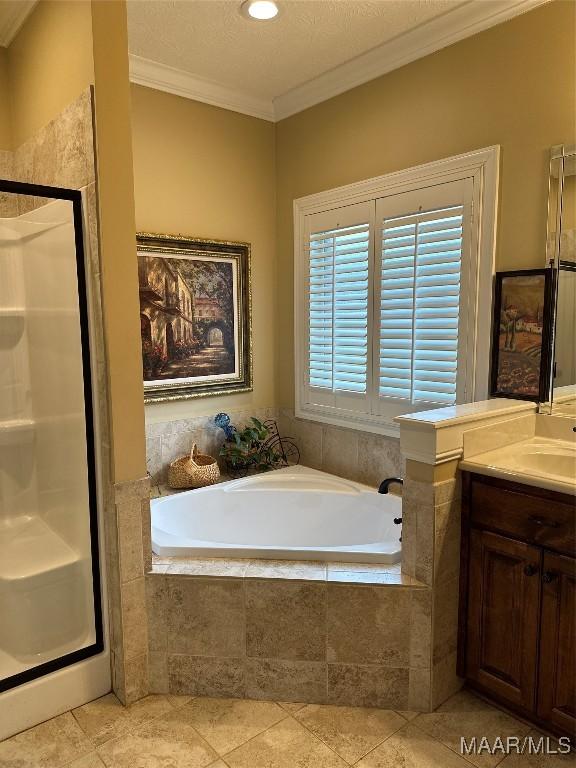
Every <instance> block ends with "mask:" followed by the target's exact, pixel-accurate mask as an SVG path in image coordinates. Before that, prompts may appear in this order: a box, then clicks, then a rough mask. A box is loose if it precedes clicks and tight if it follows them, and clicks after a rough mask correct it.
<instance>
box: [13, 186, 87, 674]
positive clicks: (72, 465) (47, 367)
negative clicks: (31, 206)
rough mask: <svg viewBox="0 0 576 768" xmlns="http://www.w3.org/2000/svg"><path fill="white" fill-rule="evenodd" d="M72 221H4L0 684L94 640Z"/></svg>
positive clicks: (61, 216) (58, 211)
mask: <svg viewBox="0 0 576 768" xmlns="http://www.w3.org/2000/svg"><path fill="white" fill-rule="evenodd" d="M77 279H78V278H77V267H76V247H75V237H74V218H73V210H72V204H71V202H69V201H64V200H56V201H52V202H50V203H48V204H46V205H43V206H41V207H39V208H37V209H35V210H32V211H29V212H28V213H25V214H22V215H20V216H17V217H11V218H3V219H0V291H1V293H0V370H1V371H2V373H1V374H0V376H1V379H0V382H1V386H2V393H3V394H5V395H6V397H2V410H1V411H0V608H1V612H2V614H3V615H5V616H9V617H10V621H9V622H4V623H3V626H2V627H0V677H9V676H11V675H13V674H17V673H19V672H22V671H23V670H25V669H28V668H30V667H31V666H35V665H36V664H39V663H42V662H45V661H48V660H50V659H52V658H57V657H58V656H61V655H63V654H64V653H69V652H71V651H73V650H76V649H78V648H82V647H84V646H86V645H89V644H92V643H93V642H94V641H95V627H94V604H93V593H92V573H91V548H90V523H89V520H90V518H89V493H88V469H87V467H88V457H87V449H86V437H87V436H86V424H85V415H84V376H83V367H82V344H81V336H80V314H79V296H78V288H77Z"/></svg>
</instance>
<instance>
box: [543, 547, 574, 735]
mask: <svg viewBox="0 0 576 768" xmlns="http://www.w3.org/2000/svg"><path fill="white" fill-rule="evenodd" d="M540 633H541V634H540V638H541V639H540V672H539V678H538V716H539V717H541V718H542V719H543V720H546V721H548V722H549V723H552V724H553V725H555V726H557V727H558V728H560V729H561V730H563V731H565V732H566V733H568V734H576V560H575V559H574V558H573V557H563V556H562V555H554V554H552V553H551V552H545V553H544V566H543V574H542V621H541V628H540Z"/></svg>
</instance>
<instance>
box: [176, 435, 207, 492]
mask: <svg viewBox="0 0 576 768" xmlns="http://www.w3.org/2000/svg"><path fill="white" fill-rule="evenodd" d="M219 478H220V469H219V468H218V463H217V461H216V459H214V458H213V457H212V456H207V455H206V454H204V453H198V448H197V446H196V443H194V444H193V445H192V450H191V451H190V456H182V458H180V459H176V461H173V462H172V463H171V464H170V466H169V467H168V485H169V486H170V488H203V487H204V486H205V485H212V484H213V483H216V482H217V481H218V479H219Z"/></svg>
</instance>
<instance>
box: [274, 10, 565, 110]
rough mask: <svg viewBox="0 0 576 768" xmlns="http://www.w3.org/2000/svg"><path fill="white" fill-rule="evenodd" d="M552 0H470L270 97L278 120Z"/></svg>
mask: <svg viewBox="0 0 576 768" xmlns="http://www.w3.org/2000/svg"><path fill="white" fill-rule="evenodd" d="M548 2H550V0H495V1H494V2H477V0H471V1H469V2H466V3H465V4H463V5H461V6H459V7H457V8H455V9H454V10H452V11H447V12H446V13H445V14H443V15H442V16H439V17H437V18H435V19H432V20H431V21H429V22H426V23H425V24H422V25H420V26H419V27H416V28H415V29H413V30H410V31H409V32H405V33H404V34H402V35H399V36H398V37H396V38H394V39H393V40H389V41H388V42H386V43H383V44H382V45H379V46H378V47H376V48H373V49H372V50H370V51H367V52H366V53H364V54H362V55H361V56H358V57H356V58H355V59H352V60H351V61H347V62H345V63H344V64H341V65H340V66H338V67H335V68H334V69H332V70H330V71H329V72H326V73H324V74H323V75H320V76H319V77H316V78H314V79H313V80H310V81H308V82H307V83H303V84H302V85H300V86H298V87H297V88H294V89H293V90H291V91H288V92H287V93H284V94H282V95H281V96H278V97H277V98H276V99H274V114H275V117H276V120H283V119H284V118H286V117H290V116H291V115H294V114H296V113H297V112H302V111H303V110H304V109H308V108H309V107H313V106H314V105H315V104H319V103H320V102H322V101H326V100H327V99H331V98H332V97H334V96H338V95H339V94H341V93H344V92H345V91H349V90H350V89H352V88H356V87H357V86H358V85H363V84H364V83H367V82H369V81H370V80H374V79H375V78H377V77H380V76H381V75H385V74H386V73H387V72H391V71H392V70H394V69H398V68H399V67H402V66H404V65H405V64H409V63H410V62H412V61H416V59H420V58H422V57H424V56H427V55H428V54H430V53H434V52H435V51H439V50H440V49H442V48H446V47H447V46H449V45H452V43H456V42H458V41H459V40H463V39H464V38H466V37H471V36H472V35H475V34H477V33H478V32H482V31H483V30H485V29H488V28H489V27H493V26H495V25H497V24H501V23H502V22H504V21H508V20H509V19H512V18H514V17H515V16H519V15H520V14H522V13H526V12H527V11H530V10H532V9H533V8H536V7H537V6H539V5H543V4H544V3H548Z"/></svg>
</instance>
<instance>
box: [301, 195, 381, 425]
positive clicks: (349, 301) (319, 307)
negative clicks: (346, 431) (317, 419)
mask: <svg viewBox="0 0 576 768" xmlns="http://www.w3.org/2000/svg"><path fill="white" fill-rule="evenodd" d="M373 213H374V203H360V204H356V205H350V206H345V207H343V208H340V209H337V210H335V211H326V212H323V213H319V214H312V215H310V216H307V227H306V243H305V249H306V253H307V267H308V268H307V275H306V280H307V293H308V296H307V299H308V301H307V330H308V333H307V341H308V354H307V359H306V364H305V371H304V372H303V373H304V377H305V383H306V389H307V399H308V402H309V403H312V404H316V405H318V406H320V407H321V406H331V407H338V408H342V409H347V410H353V411H364V412H369V408H370V403H369V400H370V399H369V396H368V390H369V385H370V382H371V369H372V360H371V345H370V339H369V325H370V316H371V306H372V304H371V299H370V295H371V290H372V276H371V254H372V226H373V218H374V216H373Z"/></svg>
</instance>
